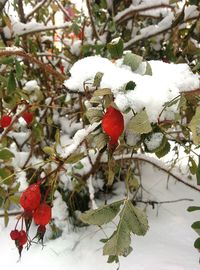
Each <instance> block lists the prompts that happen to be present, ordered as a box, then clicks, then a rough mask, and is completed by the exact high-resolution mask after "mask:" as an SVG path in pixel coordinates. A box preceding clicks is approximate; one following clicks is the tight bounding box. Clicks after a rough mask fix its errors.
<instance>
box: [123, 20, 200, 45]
mask: <svg viewBox="0 0 200 270" xmlns="http://www.w3.org/2000/svg"><path fill="white" fill-rule="evenodd" d="M198 18H199V15H198V16H194V17H190V18H188V19H187V20H185V21H184V22H183V24H181V25H179V28H182V27H183V26H184V24H185V23H187V22H189V21H191V20H195V19H198ZM148 27H149V26H148ZM152 27H154V31H152V30H151V31H148V32H145V33H143V34H140V35H136V36H135V37H134V38H132V39H131V40H129V41H128V42H126V43H125V44H124V49H126V50H127V49H131V48H132V47H133V45H134V44H135V43H137V42H138V41H141V40H145V39H148V38H151V37H154V36H157V35H160V34H163V33H165V32H167V31H169V30H172V29H173V28H175V27H177V25H174V26H173V25H170V26H165V27H164V28H159V26H158V25H152ZM144 29H145V28H143V29H142V30H144Z"/></svg>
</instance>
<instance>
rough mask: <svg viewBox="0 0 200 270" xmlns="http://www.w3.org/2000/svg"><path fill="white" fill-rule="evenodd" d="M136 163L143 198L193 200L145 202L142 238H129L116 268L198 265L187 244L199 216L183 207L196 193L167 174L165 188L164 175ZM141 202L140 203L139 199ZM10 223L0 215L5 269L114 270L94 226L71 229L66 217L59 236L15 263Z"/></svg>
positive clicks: (180, 269) (183, 269) (177, 269)
mask: <svg viewBox="0 0 200 270" xmlns="http://www.w3.org/2000/svg"><path fill="white" fill-rule="evenodd" d="M141 166H142V184H143V185H144V188H145V189H147V190H148V191H149V194H148V193H146V192H144V194H143V195H144V200H145V199H151V200H157V201H167V200H176V199H181V198H188V199H194V201H193V202H189V201H182V202H178V203H171V204H170V203H169V204H161V205H159V206H158V207H157V206H156V205H155V209H152V207H150V206H148V207H147V209H146V210H147V214H148V219H149V225H150V228H149V231H148V233H147V235H146V236H145V237H134V238H133V239H132V241H133V244H132V246H133V252H132V253H131V254H130V255H129V256H128V257H127V258H121V259H120V269H126V270H132V269H133V268H134V269H136V270H147V269H154V270H169V269H170V270H191V269H192V270H198V269H199V262H198V260H199V254H198V252H197V251H196V250H195V249H194V247H193V242H194V240H195V239H196V238H197V234H196V233H195V232H194V231H193V230H192V229H191V227H190V226H191V224H192V223H193V222H194V221H195V220H198V219H199V213H198V212H193V213H188V212H187V211H186V209H187V207H188V206H190V205H195V204H197V205H198V204H199V193H198V192H196V191H194V190H192V189H190V188H188V187H186V186H185V185H183V184H181V183H179V182H175V181H174V180H173V179H172V178H170V181H169V185H168V189H167V188H166V184H167V175H166V174H164V173H162V172H161V171H158V170H155V169H153V168H152V166H150V165H147V164H146V165H145V164H141ZM56 196H57V195H56ZM59 197H60V195H58V198H59ZM56 200H57V199H56ZM59 200H60V199H58V201H59ZM55 204H56V203H55ZM141 207H142V208H143V207H144V205H143V204H141ZM64 211H65V210H64ZM15 222H16V220H15V219H14V218H11V219H10V223H9V226H8V227H7V228H4V226H3V219H2V218H1V219H0V229H1V234H0V239H1V245H0V251H1V254H3V256H2V258H1V265H5V266H6V267H7V268H8V269H10V268H14V269H16V270H18V269H20V270H25V269H30V270H32V269H36V268H38V269H43V268H45V269H49V270H53V269H59V270H64V269H71V270H80V269H87V270H93V269H94V268H95V269H96V270H102V269H104V270H114V269H115V270H116V268H117V265H115V264H112V265H110V264H107V263H106V257H103V256H102V243H100V242H99V239H101V238H104V237H105V236H104V233H103V232H102V231H101V230H100V229H98V228H97V227H95V226H94V227H93V226H91V227H86V228H79V229H77V230H76V231H73V230H72V228H71V226H70V225H69V222H68V221H66V225H65V228H64V232H63V234H62V236H61V237H60V238H58V239H56V240H46V241H45V246H44V248H42V247H41V246H39V245H33V246H32V247H31V249H29V251H28V252H27V251H26V250H24V251H23V254H22V259H21V261H20V262H18V263H17V260H18V253H17V250H16V248H15V247H14V243H13V242H12V241H11V240H10V239H9V232H10V230H11V229H12V228H13V227H14V225H15ZM112 229H113V225H107V226H104V232H106V233H107V234H108V235H109V234H110V233H111V231H112ZM49 230H50V229H49V228H48V232H47V233H48V235H49V236H50V235H51V232H50V231H49Z"/></svg>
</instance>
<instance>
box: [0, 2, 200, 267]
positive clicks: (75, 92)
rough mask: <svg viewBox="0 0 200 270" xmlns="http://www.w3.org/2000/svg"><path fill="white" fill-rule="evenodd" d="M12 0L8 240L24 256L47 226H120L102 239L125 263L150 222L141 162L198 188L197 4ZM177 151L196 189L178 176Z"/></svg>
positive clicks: (4, 202)
mask: <svg viewBox="0 0 200 270" xmlns="http://www.w3.org/2000/svg"><path fill="white" fill-rule="evenodd" d="M11 2H12V3H9V1H6V0H5V1H1V2H0V10H1V13H2V16H1V27H2V31H1V37H2V40H1V46H2V47H1V50H0V79H1V81H0V85H1V88H0V113H1V119H0V128H1V136H0V159H1V161H2V162H1V164H0V207H1V210H2V211H3V212H4V214H3V216H4V219H5V226H6V225H7V224H8V222H9V216H10V215H18V220H17V223H16V227H15V228H14V229H13V231H12V232H11V238H12V240H14V241H15V244H16V246H17V248H18V250H19V253H20V255H21V252H22V250H23V247H25V246H26V247H27V248H29V247H30V245H31V244H32V243H33V242H34V241H35V240H36V239H37V241H38V242H39V241H40V242H41V243H43V240H44V239H43V238H44V236H45V232H46V228H47V229H48V230H49V231H50V234H51V238H52V239H54V238H56V237H59V236H60V235H61V234H62V231H63V230H64V228H65V227H66V226H69V224H70V226H72V227H73V226H76V227H77V228H78V227H79V228H80V227H82V226H86V225H87V224H91V225H97V226H99V228H101V229H102V225H104V224H107V223H114V224H116V226H115V227H116V228H115V230H114V231H113V232H112V233H111V234H110V235H109V236H107V237H106V238H104V239H101V242H102V243H103V244H104V246H103V254H104V255H108V262H109V263H111V262H118V261H119V256H127V255H128V254H129V253H130V252H131V251H132V247H131V237H132V235H139V236H143V235H145V234H146V233H147V231H148V227H149V226H148V218H147V215H146V213H145V211H144V209H141V207H140V204H138V201H141V200H142V190H143V186H142V182H141V171H140V167H139V163H140V162H147V163H150V164H152V165H153V166H155V167H157V168H159V169H160V170H163V171H165V172H166V173H167V174H169V175H170V176H172V177H174V178H175V179H176V180H178V181H181V182H182V183H184V184H186V185H188V186H190V187H191V188H194V189H196V190H198V191H199V187H198V186H197V185H199V184H200V173H199V172H200V162H199V143H200V131H199V130H200V106H199V95H200V85H199V79H200V77H199V73H198V72H199V69H200V66H199V62H198V61H199V58H200V56H199V55H200V54H199V50H200V47H199V33H200V24H199V21H198V20H197V18H199V3H198V1H186V3H185V4H184V3H182V1H168V0H166V1H147V0H139V1H134V0H133V1H130V0H127V1H105V0H101V1H94V2H95V3H94V4H91V1H89V0H88V1H84V3H85V4H84V6H83V9H82V10H79V9H78V6H75V5H73V4H72V3H71V1H59V0H56V1H53V2H50V3H49V1H45V0H42V1H38V2H37V4H35V3H32V2H30V1H21V0H19V1H11ZM33 2H34V1H33ZM157 2H159V3H157ZM47 7H48V8H47ZM180 146H181V147H183V148H184V151H185V153H186V154H187V157H188V177H190V178H191V176H193V175H194V176H196V179H197V185H196V183H195V184H193V183H190V182H189V181H188V182H187V181H184V180H183V179H182V178H181V177H180V176H177V175H176V174H175V173H173V172H171V168H172V167H173V166H175V164H176V163H177V164H178V159H179V147H180ZM169 152H173V153H174V159H173V160H172V162H171V164H170V165H169V166H165V165H162V163H161V162H159V159H160V160H161V161H164V157H165V156H166V155H167V154H168V153H169ZM137 204H138V205H137ZM194 210H199V206H191V208H189V211H194ZM192 226H193V228H194V229H195V230H196V231H197V232H198V233H199V229H200V225H199V221H198V222H195V223H194V224H193V225H192ZM19 228H21V230H19ZM30 228H33V230H35V232H34V235H33V230H31V229H30ZM195 247H196V248H197V249H200V240H199V238H198V239H197V241H196V242H195Z"/></svg>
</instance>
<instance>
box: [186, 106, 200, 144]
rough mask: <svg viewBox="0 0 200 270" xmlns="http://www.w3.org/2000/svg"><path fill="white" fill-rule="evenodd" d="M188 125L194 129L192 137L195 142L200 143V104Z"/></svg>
mask: <svg viewBox="0 0 200 270" xmlns="http://www.w3.org/2000/svg"><path fill="white" fill-rule="evenodd" d="M188 127H189V128H190V130H191V131H192V139H193V142H194V144H196V145H198V144H200V106H198V107H197V108H196V112H195V115H194V116H193V117H192V120H191V121H190V123H189V125H188Z"/></svg>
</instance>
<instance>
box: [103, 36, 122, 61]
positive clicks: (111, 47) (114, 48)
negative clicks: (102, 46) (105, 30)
mask: <svg viewBox="0 0 200 270" xmlns="http://www.w3.org/2000/svg"><path fill="white" fill-rule="evenodd" d="M107 48H108V51H109V53H110V55H111V58H113V59H118V58H121V57H122V55H123V50H124V42H123V40H122V39H121V38H115V39H113V40H112V41H111V42H110V43H108V45H107Z"/></svg>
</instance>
